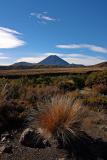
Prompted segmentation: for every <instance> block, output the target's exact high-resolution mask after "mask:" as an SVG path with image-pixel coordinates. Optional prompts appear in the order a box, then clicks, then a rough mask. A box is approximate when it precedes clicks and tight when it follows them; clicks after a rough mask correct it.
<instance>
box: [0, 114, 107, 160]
mask: <svg viewBox="0 0 107 160" xmlns="http://www.w3.org/2000/svg"><path fill="white" fill-rule="evenodd" d="M97 114H99V113H97ZM97 114H96V115H95V114H91V115H89V116H90V119H88V118H86V119H85V120H84V123H83V125H82V129H83V130H84V131H81V132H78V134H77V135H78V137H77V138H76V139H72V145H71V146H68V147H66V146H65V147H63V148H62V147H61V146H60V144H58V142H56V141H55V140H50V142H44V141H43V139H42V140H39V142H37V143H36V131H35V130H33V129H32V128H31V127H32V124H33V117H32V118H31V122H30V123H29V124H28V126H26V128H25V129H20V130H19V131H17V130H16V131H11V132H5V133H3V134H2V135H1V141H0V160H47V159H48V160H78V159H79V160H107V123H106V122H107V119H106V115H103V116H98V115H97ZM33 116H34V114H33ZM93 116H96V118H94V121H93ZM98 117H99V118H98ZM91 120H92V121H93V125H91V124H92V123H91V122H90V121H91ZM104 120H105V123H104ZM85 123H86V124H87V127H86V125H85ZM90 127H91V129H90ZM86 131H87V133H86Z"/></svg>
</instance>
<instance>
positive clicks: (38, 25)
mask: <svg viewBox="0 0 107 160" xmlns="http://www.w3.org/2000/svg"><path fill="white" fill-rule="evenodd" d="M48 55H58V56H60V57H61V58H63V59H65V60H66V61H68V62H69V63H77V64H85V65H91V64H96V63H99V62H103V61H107V0H0V65H8V64H12V63H14V62H19V61H27V62H35V63H36V62H39V61H40V60H42V59H43V58H45V57H46V56H48Z"/></svg>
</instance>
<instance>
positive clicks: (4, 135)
mask: <svg viewBox="0 0 107 160" xmlns="http://www.w3.org/2000/svg"><path fill="white" fill-rule="evenodd" d="M9 138H12V135H11V134H9V133H8V132H7V133H4V134H2V135H1V142H4V141H6V140H7V139H9Z"/></svg>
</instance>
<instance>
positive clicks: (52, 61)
mask: <svg viewBox="0 0 107 160" xmlns="http://www.w3.org/2000/svg"><path fill="white" fill-rule="evenodd" d="M71 60H72V59H71ZM44 67H47V68H48V67H85V66H84V65H82V64H74V63H72V64H69V63H68V62H66V61H65V60H63V59H62V58H60V57H58V56H57V55H51V56H48V57H47V58H45V59H44V60H42V61H41V62H39V63H29V62H17V63H14V64H12V65H9V66H0V69H1V70H8V69H36V68H44ZM87 67H107V62H102V63H99V64H96V65H91V66H87Z"/></svg>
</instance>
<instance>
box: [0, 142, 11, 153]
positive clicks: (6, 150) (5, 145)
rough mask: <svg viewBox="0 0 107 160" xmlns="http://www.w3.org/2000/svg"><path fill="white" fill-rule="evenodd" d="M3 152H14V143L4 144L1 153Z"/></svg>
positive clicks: (0, 148)
mask: <svg viewBox="0 0 107 160" xmlns="http://www.w3.org/2000/svg"><path fill="white" fill-rule="evenodd" d="M2 153H12V145H7V144H4V145H3V146H1V147H0V154H2Z"/></svg>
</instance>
